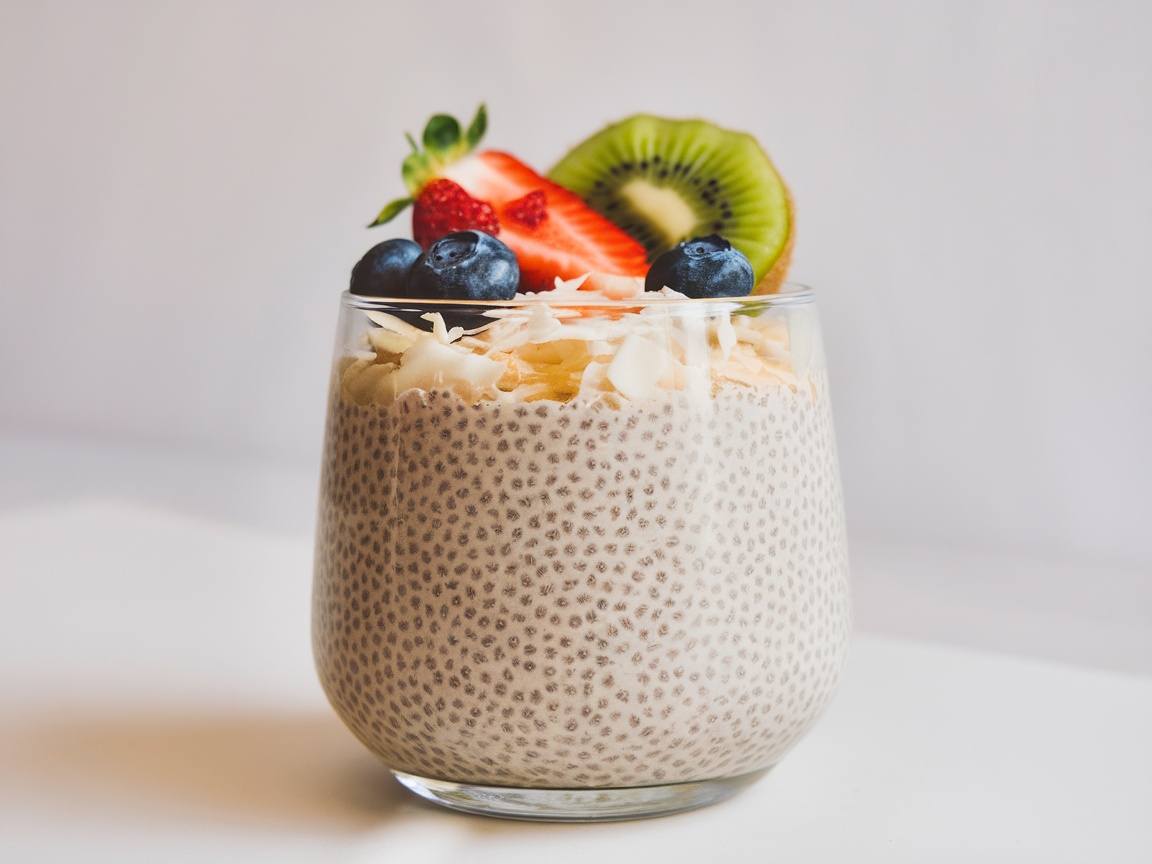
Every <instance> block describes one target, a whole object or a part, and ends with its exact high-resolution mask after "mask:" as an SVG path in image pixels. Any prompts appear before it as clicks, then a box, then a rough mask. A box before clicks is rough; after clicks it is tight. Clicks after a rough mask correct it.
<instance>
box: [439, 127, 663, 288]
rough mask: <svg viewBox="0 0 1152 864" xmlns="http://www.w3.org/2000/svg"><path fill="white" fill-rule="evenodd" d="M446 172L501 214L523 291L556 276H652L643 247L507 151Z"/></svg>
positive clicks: (474, 158)
mask: <svg viewBox="0 0 1152 864" xmlns="http://www.w3.org/2000/svg"><path fill="white" fill-rule="evenodd" d="M442 174H443V176H444V177H446V178H449V179H451V180H454V181H455V182H457V183H459V184H460V185H461V186H462V187H463V188H464V189H465V190H466V191H467V192H468V193H469V194H470V195H472V196H474V197H476V198H479V199H482V200H484V201H489V202H491V203H492V205H493V206H494V207H495V209H496V212H497V213H499V214H500V216H501V217H502V218H501V227H502V228H503V233H502V234H501V235H500V239H501V240H502V241H503V242H504V243H506V244H507V245H508V246H510V247H511V248H512V249H513V251H515V252H516V257H517V258H518V259H519V261H520V290H521V291H548V290H550V289H552V288H553V287H554V286H555V284H556V277H560V278H561V279H574V278H576V277H577V276H582V275H584V274H585V273H604V274H610V275H614V276H643V275H644V274H646V273H647V272H648V257H647V254H646V253H645V251H644V247H643V246H641V245H640V244H639V243H638V242H636V241H635V240H633V239H632V238H631V237H629V236H628V235H627V234H625V233H624V232H623V231H622V230H620V229H619V228H618V227H616V226H615V225H613V224H612V223H611V222H609V221H608V220H607V219H605V218H604V217H603V216H601V215H600V214H599V213H597V212H596V211H595V210H593V209H592V208H590V207H589V206H588V205H587V204H585V203H584V201H583V200H582V199H581V198H580V197H579V196H578V195H576V194H575V193H574V192H570V191H568V190H567V189H565V188H564V187H563V186H558V185H557V184H555V183H553V182H552V181H551V180H548V179H546V178H544V177H541V176H540V175H539V174H537V173H536V172H535V171H533V170H532V169H531V168H529V167H528V166H527V165H525V164H524V163H523V162H521V161H520V160H518V159H516V158H515V157H513V156H509V155H508V154H507V153H500V152H497V151H494V150H488V151H485V152H483V153H476V154H473V155H470V156H465V157H464V158H463V159H461V160H460V161H459V162H456V163H455V164H453V165H449V166H448V167H446V168H445V169H444V170H443V172H442ZM589 281H591V282H595V280H589Z"/></svg>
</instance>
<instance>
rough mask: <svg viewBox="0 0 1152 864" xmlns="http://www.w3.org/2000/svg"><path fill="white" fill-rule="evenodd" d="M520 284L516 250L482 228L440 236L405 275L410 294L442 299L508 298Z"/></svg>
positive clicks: (509, 298) (514, 294)
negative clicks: (407, 274) (407, 275)
mask: <svg viewBox="0 0 1152 864" xmlns="http://www.w3.org/2000/svg"><path fill="white" fill-rule="evenodd" d="M519 284H520V263H519V262H518V261H517V260H516V253H515V252H513V251H512V250H511V249H509V248H508V247H507V246H505V245H504V244H503V243H501V242H500V241H499V240H497V239H496V238H495V237H493V236H492V235H490V234H485V233H484V232H483V231H457V232H456V233H454V234H448V235H446V236H444V237H441V238H440V239H439V240H437V241H436V242H435V243H433V244H432V246H431V247H429V249H428V251H427V252H425V253H424V254H423V255H421V256H420V257H419V258H417V259H416V263H415V264H413V265H412V270H411V272H410V274H409V277H408V286H409V292H410V296H412V297H424V298H429V299H443V300H511V299H512V298H513V297H514V296H516V287H517V286H518V285H519Z"/></svg>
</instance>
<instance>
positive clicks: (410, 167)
mask: <svg viewBox="0 0 1152 864" xmlns="http://www.w3.org/2000/svg"><path fill="white" fill-rule="evenodd" d="M428 173H429V171H428V157H427V156H425V155H424V154H423V153H409V154H408V157H407V158H406V159H405V160H404V164H403V165H401V166H400V176H401V177H403V178H404V186H405V187H407V189H408V192H409V194H411V195H419V194H420V190H421V189H423V188H424V182H425V180H426V179H427V178H428Z"/></svg>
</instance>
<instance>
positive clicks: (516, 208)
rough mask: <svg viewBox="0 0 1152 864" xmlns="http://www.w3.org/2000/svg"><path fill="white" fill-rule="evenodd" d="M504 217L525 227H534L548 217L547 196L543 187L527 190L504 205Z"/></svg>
mask: <svg viewBox="0 0 1152 864" xmlns="http://www.w3.org/2000/svg"><path fill="white" fill-rule="evenodd" d="M504 217H505V218H506V219H510V220H511V221H513V222H516V223H517V224H519V225H522V226H523V227H525V228H535V227H536V226H537V225H539V224H540V223H541V222H543V221H544V220H545V219H547V218H548V196H547V195H545V194H544V190H543V189H537V190H536V191H535V192H529V193H528V194H527V195H525V196H524V197H523V198H517V199H516V200H515V201H513V202H512V203H511V204H508V205H506V206H505V207H504Z"/></svg>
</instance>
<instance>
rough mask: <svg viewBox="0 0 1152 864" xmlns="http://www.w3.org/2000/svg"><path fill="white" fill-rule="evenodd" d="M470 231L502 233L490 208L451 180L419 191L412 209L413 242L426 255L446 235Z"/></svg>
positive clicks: (435, 183) (439, 182)
mask: <svg viewBox="0 0 1152 864" xmlns="http://www.w3.org/2000/svg"><path fill="white" fill-rule="evenodd" d="M469 230H473V231H483V232H484V233H486V234H491V235H493V236H495V235H497V234H499V233H500V221H499V220H498V219H497V218H496V211H495V210H494V209H492V205H491V204H489V203H488V202H487V201H480V200H477V199H476V198H473V197H472V196H471V195H469V194H468V193H467V192H465V191H464V189H463V188H462V187H461V186H460V184H458V183H453V182H452V181H451V180H444V179H439V180H433V181H431V182H430V183H429V184H428V185H427V186H425V187H424V188H423V189H422V190H420V194H419V195H418V196H417V197H416V201H415V206H414V207H413V209H412V238H413V239H414V240H415V241H416V242H417V243H419V244H420V247H421V248H422V249H424V250H425V251H427V249H428V247H429V246H431V245H432V244H433V243H435V242H436V241H437V240H439V239H440V238H441V237H443V236H444V235H445V234H451V233H452V232H453V231H469Z"/></svg>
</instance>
